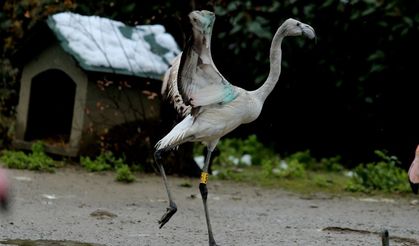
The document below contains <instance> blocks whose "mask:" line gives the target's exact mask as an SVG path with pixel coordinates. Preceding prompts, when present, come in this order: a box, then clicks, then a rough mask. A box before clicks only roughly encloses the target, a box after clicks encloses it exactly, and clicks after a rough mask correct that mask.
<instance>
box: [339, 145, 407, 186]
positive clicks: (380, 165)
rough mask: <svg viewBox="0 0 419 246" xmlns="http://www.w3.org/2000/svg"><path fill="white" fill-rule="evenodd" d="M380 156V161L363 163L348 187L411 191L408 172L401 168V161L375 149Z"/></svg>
mask: <svg viewBox="0 0 419 246" xmlns="http://www.w3.org/2000/svg"><path fill="white" fill-rule="evenodd" d="M375 154H376V155H377V156H378V157H380V160H379V161H378V162H372V163H368V164H361V165H359V166H357V167H356V168H355V169H354V170H353V172H354V175H353V178H352V180H351V181H352V182H351V183H350V184H349V186H348V187H347V189H348V190H350V191H362V192H371V191H373V190H382V191H385V192H409V191H410V187H409V183H408V181H407V180H408V178H407V173H406V172H405V171H404V170H403V169H401V168H399V167H398V166H399V164H400V163H399V161H398V159H397V157H395V156H387V155H386V154H385V153H384V152H382V151H378V150H377V151H375Z"/></svg>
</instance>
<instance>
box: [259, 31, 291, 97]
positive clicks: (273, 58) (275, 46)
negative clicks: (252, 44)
mask: <svg viewBox="0 0 419 246" xmlns="http://www.w3.org/2000/svg"><path fill="white" fill-rule="evenodd" d="M283 33H284V27H283V26H280V27H279V28H278V30H277V31H276V33H275V36H274V38H273V39H272V44H271V50H270V55H269V61H270V70H269V75H268V78H267V79H266V81H265V82H264V83H263V85H262V86H261V87H259V88H258V89H257V90H256V91H254V93H255V95H256V96H257V98H258V99H259V100H261V101H262V102H264V101H265V100H266V98H267V97H268V95H269V94H270V93H271V92H272V90H273V89H274V87H275V85H276V83H277V82H278V79H279V75H280V74H281V61H282V50H281V44H282V40H283V39H284V35H283Z"/></svg>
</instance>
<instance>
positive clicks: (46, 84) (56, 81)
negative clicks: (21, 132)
mask: <svg viewBox="0 0 419 246" xmlns="http://www.w3.org/2000/svg"><path fill="white" fill-rule="evenodd" d="M75 95H76V84H75V83H74V82H73V80H72V79H71V78H70V77H69V76H68V75H67V74H66V73H64V72H63V71H61V70H57V69H50V70H47V71H45V72H42V73H40V74H38V75H36V76H35V77H34V78H33V79H32V85H31V91H30V100H29V112H28V122H27V127H26V132H25V140H26V141H31V140H43V141H45V142H46V143H48V144H56V145H59V144H64V143H68V141H69V140H70V133H71V125H72V121H73V110H74V100H75Z"/></svg>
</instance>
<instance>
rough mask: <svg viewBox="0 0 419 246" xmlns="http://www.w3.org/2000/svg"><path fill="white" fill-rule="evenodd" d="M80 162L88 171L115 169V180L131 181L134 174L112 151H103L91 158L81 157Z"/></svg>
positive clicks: (133, 178)
mask: <svg viewBox="0 0 419 246" xmlns="http://www.w3.org/2000/svg"><path fill="white" fill-rule="evenodd" d="M80 164H81V165H82V166H83V167H84V168H86V169H87V170H88V171H90V172H100V171H109V170H116V180H117V181H120V182H126V183H131V182H133V181H135V176H134V174H133V173H132V172H131V169H130V167H129V166H128V165H127V164H126V163H125V161H124V159H123V158H116V157H115V156H114V155H113V153H112V152H109V151H108V152H103V153H101V154H100V155H99V156H97V157H96V158H94V159H93V160H92V159H91V158H90V157H81V158H80Z"/></svg>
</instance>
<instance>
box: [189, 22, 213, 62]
mask: <svg viewBox="0 0 419 246" xmlns="http://www.w3.org/2000/svg"><path fill="white" fill-rule="evenodd" d="M211 33H212V29H210V30H208V31H205V32H198V31H194V33H193V35H194V49H196V52H197V53H198V54H199V57H200V59H201V60H202V62H203V63H205V64H211V63H212V57H211Z"/></svg>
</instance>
